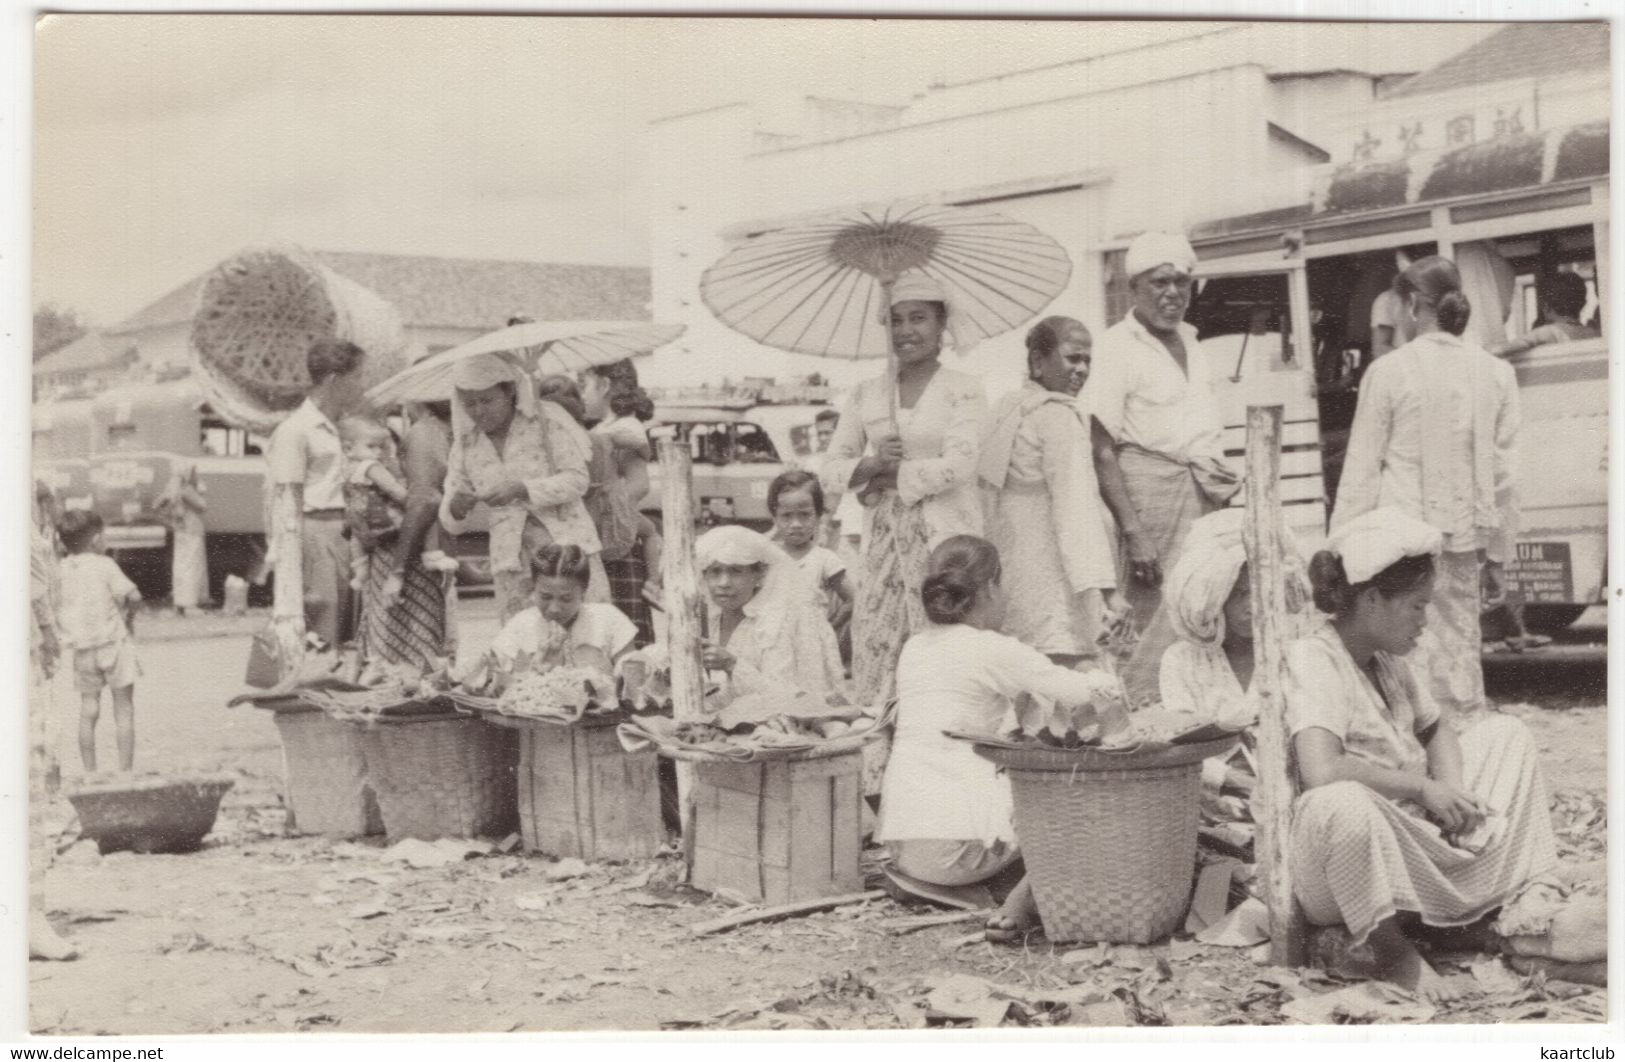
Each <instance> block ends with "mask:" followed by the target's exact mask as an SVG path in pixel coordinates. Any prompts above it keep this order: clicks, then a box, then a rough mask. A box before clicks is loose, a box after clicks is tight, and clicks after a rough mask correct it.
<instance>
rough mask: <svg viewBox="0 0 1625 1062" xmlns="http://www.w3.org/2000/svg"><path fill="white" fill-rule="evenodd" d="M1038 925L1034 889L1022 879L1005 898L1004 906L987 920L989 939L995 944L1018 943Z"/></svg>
mask: <svg viewBox="0 0 1625 1062" xmlns="http://www.w3.org/2000/svg"><path fill="white" fill-rule="evenodd" d="M1038 925H1039V919H1038V902H1037V901H1036V900H1035V899H1034V898H1033V887H1032V885H1031V884H1030V883H1029V882H1028V880H1027V879H1026V878H1022V879H1021V882H1020V884H1018V885H1017V886H1016V887H1015V888H1013V889H1011V890H1010V895H1009V896H1006V897H1005V898H1004V904H1003V906H1001V907H1000V908H999V910H998V912H997V913H995V914H994V915H993V917H991V918H989V919H988V920H987V939H988V940H990V941H994V942H995V943H1009V942H1012V941H1017V940H1020V939H1021V938H1022V937H1024V936H1025V935H1026V934H1027V932H1028V931H1029V930H1033V929H1037V928H1038Z"/></svg>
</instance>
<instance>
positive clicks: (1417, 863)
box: [1291, 715, 1557, 944]
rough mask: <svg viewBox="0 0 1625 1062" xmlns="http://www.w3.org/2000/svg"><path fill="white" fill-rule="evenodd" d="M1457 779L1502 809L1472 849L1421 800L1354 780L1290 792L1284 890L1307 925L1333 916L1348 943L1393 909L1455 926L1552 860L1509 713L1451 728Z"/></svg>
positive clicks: (1526, 753) (1542, 801)
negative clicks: (1452, 836)
mask: <svg viewBox="0 0 1625 1062" xmlns="http://www.w3.org/2000/svg"><path fill="white" fill-rule="evenodd" d="M1461 753H1462V781H1463V784H1464V787H1465V788H1466V789H1467V790H1468V791H1469V792H1471V793H1472V794H1473V795H1474V796H1476V797H1478V798H1479V799H1480V800H1482V801H1484V802H1485V803H1487V804H1488V805H1489V806H1490V808H1491V809H1492V810H1493V811H1494V812H1496V813H1497V814H1498V815H1499V817H1500V818H1501V819H1502V820H1503V821H1502V823H1501V828H1500V831H1499V833H1498V835H1496V836H1495V837H1494V838H1493V839H1492V840H1491V841H1490V843H1489V844H1488V845H1487V846H1486V847H1485V849H1484V850H1483V851H1482V852H1480V853H1478V854H1477V855H1473V854H1470V853H1468V852H1465V851H1462V850H1461V849H1459V848H1456V847H1455V846H1453V845H1451V844H1449V843H1447V842H1446V841H1445V839H1444V837H1443V836H1442V835H1441V834H1440V832H1439V828H1438V827H1437V826H1435V825H1433V823H1432V822H1430V821H1429V820H1428V819H1426V818H1424V817H1423V814H1422V812H1421V809H1419V808H1417V807H1416V806H1415V805H1412V804H1410V803H1409V802H1405V803H1401V802H1398V801H1393V800H1389V799H1388V798H1386V797H1383V796H1379V795H1378V794H1377V793H1375V792H1374V791H1372V790H1370V789H1368V788H1366V787H1365V786H1363V785H1361V784H1359V783H1358V782H1334V783H1332V784H1330V785H1323V786H1319V787H1318V788H1315V789H1311V790H1309V792H1307V793H1304V794H1303V795H1302V796H1300V797H1298V801H1297V805H1296V807H1295V808H1294V810H1293V819H1292V845H1291V861H1292V874H1293V890H1294V891H1295V892H1296V893H1297V895H1298V900H1299V902H1300V903H1302V904H1303V909H1304V914H1305V915H1306V916H1307V917H1308V919H1309V921H1310V922H1312V923H1314V924H1316V925H1338V924H1341V925H1344V926H1347V927H1348V931H1349V933H1350V935H1351V936H1352V937H1353V938H1354V942H1355V943H1356V944H1358V943H1362V942H1364V940H1365V939H1366V937H1367V936H1368V935H1369V934H1370V933H1371V931H1372V930H1373V929H1375V928H1376V927H1377V925H1378V924H1379V923H1381V922H1383V921H1386V920H1387V919H1388V918H1390V917H1392V916H1393V915H1394V914H1395V913H1397V912H1399V911H1411V912H1414V913H1416V914H1419V915H1421V917H1422V921H1423V922H1425V923H1427V924H1428V925H1431V926H1461V925H1468V924H1470V923H1472V922H1476V921H1478V919H1480V918H1482V917H1483V916H1484V915H1486V914H1488V913H1489V912H1491V911H1493V910H1495V909H1496V908H1497V907H1500V906H1501V905H1502V904H1504V903H1506V902H1508V901H1509V900H1511V899H1512V898H1513V897H1514V896H1515V895H1517V893H1518V892H1519V890H1521V889H1522V888H1523V886H1524V885H1526V884H1527V883H1528V882H1530V881H1532V880H1533V879H1535V878H1537V877H1539V876H1540V875H1542V874H1546V873H1549V872H1550V871H1552V870H1553V869H1554V868H1555V867H1556V866H1557V844H1556V841H1555V839H1554V837H1553V834H1552V820H1551V813H1550V811H1549V805H1548V804H1547V801H1546V784H1545V782H1544V781H1543V780H1542V778H1541V775H1540V765H1539V762H1538V760H1537V757H1536V751H1535V743H1534V740H1533V739H1532V738H1531V737H1530V735H1529V731H1528V730H1526V729H1525V728H1524V726H1523V724H1522V723H1520V722H1518V720H1516V719H1513V718H1511V717H1510V716H1504V715H1486V716H1484V717H1482V718H1480V719H1479V720H1477V721H1476V722H1474V723H1473V724H1472V725H1470V726H1468V727H1467V728H1466V729H1465V730H1463V731H1462V733H1461Z"/></svg>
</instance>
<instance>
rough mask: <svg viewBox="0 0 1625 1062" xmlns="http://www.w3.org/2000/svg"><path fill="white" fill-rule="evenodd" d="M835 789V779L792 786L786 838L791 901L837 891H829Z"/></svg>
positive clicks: (804, 780) (814, 779)
mask: <svg viewBox="0 0 1625 1062" xmlns="http://www.w3.org/2000/svg"><path fill="white" fill-rule="evenodd" d="M832 788H833V785H832V779H830V778H828V777H824V778H819V777H816V776H815V777H811V778H806V777H804V778H801V779H798V780H797V781H796V782H795V783H794V784H793V785H792V786H791V791H790V807H789V816H788V821H787V823H786V825H787V827H788V831H787V833H788V835H787V836H786V837H784V838H783V844H784V847H785V852H786V855H787V856H788V857H789V859H788V862H789V870H790V896H791V898H792V899H801V898H803V897H807V898H811V897H816V896H828V895H830V894H831V893H832V892H834V891H835V890H834V889H832V888H830V884H831V880H832V878H833V875H832V874H831V873H830V869H831V867H832V865H833V861H832V856H831V852H830V848H831V842H830V817H829V810H830V790H831V789H832ZM775 840H777V838H775Z"/></svg>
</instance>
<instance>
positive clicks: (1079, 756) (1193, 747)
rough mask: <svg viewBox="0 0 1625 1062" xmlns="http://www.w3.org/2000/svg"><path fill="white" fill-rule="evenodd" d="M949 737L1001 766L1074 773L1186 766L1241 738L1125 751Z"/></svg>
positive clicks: (1230, 746)
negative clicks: (1013, 745)
mask: <svg viewBox="0 0 1625 1062" xmlns="http://www.w3.org/2000/svg"><path fill="white" fill-rule="evenodd" d="M944 733H945V734H947V735H948V736H949V737H952V738H957V739H958V740H960V741H969V742H971V743H972V744H973V746H974V747H975V749H976V755H978V756H980V757H982V758H983V759H984V760H990V761H992V762H993V763H996V764H998V765H999V766H1000V767H1008V768H1010V769H1012V770H1022V771H1050V772H1056V773H1065V774H1070V773H1073V772H1084V773H1088V772H1099V771H1124V770H1157V769H1161V768H1168V767H1183V766H1187V765H1189V764H1199V763H1201V762H1202V761H1203V760H1205V759H1207V758H1209V757H1210V756H1223V755H1227V754H1228V753H1230V752H1231V751H1232V750H1233V749H1234V748H1235V746H1236V742H1237V741H1238V740H1239V737H1238V735H1235V734H1231V735H1229V736H1227V737H1223V738H1220V739H1218V740H1216V741H1197V742H1191V743H1188V744H1182V745H1169V744H1160V743H1159V744H1157V745H1139V746H1136V747H1134V748H1128V749H1123V750H1121V751H1107V750H1105V749H1093V748H1082V749H1062V748H1055V747H1053V746H1049V745H1037V744H1035V745H1032V746H1030V747H1026V748H1019V749H1017V748H1010V747H1008V746H1007V745H1004V744H997V745H995V744H990V743H988V742H986V741H982V740H978V738H979V737H981V738H985V737H986V735H977V734H965V733H960V732H956V731H944Z"/></svg>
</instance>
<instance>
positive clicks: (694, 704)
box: [658, 439, 705, 845]
mask: <svg viewBox="0 0 1625 1062" xmlns="http://www.w3.org/2000/svg"><path fill="white" fill-rule="evenodd" d="M658 449H659V460H660V512H661V521H662V533H663V534H664V536H665V539H666V545H665V552H664V555H663V558H662V567H663V569H664V571H663V578H664V583H665V595H666V646H667V649H668V650H669V652H670V655H671V703H672V715H673V717H674V718H676V719H677V720H678V721H679V722H685V721H688V720H691V719H699V718H701V717H702V716H703V715H704V714H705V670H704V668H703V667H702V666H701V664H700V642H701V641H702V640H703V635H702V629H703V627H704V622H705V613H704V609H705V603H704V602H703V601H702V600H701V599H700V573H699V572H697V571H695V570H694V485H693V484H694V470H693V461H692V459H691V457H690V455H689V451H688V445H687V444H686V443H684V442H683V441H682V440H680V439H661V440H660V441H659V444H658ZM693 787H694V768H693V766H692V765H690V764H687V763H678V764H677V795H678V801H679V803H680V805H681V807H682V810H683V838H684V843H685V845H686V844H687V842H688V839H689V838H690V837H692V835H693V825H694V823H693V818H694V816H693Z"/></svg>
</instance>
